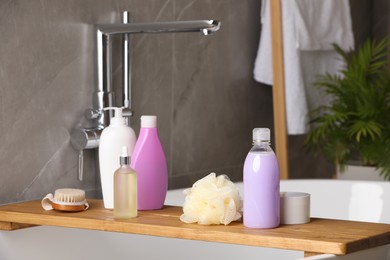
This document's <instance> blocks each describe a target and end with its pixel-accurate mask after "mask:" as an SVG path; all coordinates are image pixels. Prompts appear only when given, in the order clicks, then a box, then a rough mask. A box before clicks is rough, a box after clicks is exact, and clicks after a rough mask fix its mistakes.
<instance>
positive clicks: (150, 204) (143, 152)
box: [131, 116, 168, 210]
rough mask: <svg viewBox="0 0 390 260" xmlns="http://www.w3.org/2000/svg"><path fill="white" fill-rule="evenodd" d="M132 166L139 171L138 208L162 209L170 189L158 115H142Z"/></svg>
mask: <svg viewBox="0 0 390 260" xmlns="http://www.w3.org/2000/svg"><path fill="white" fill-rule="evenodd" d="M131 168H133V169H134V170H135V171H136V172H137V178H138V180H137V182H138V210H154V209H161V208H162V206H163V205H164V201H165V196H166V194H167V190H168V168H167V162H166V158H165V154H164V150H163V148H162V146H161V142H160V139H159V137H158V132H157V117H156V116H142V117H141V131H140V134H139V137H138V140H137V142H136V144H135V147H134V151H133V154H132V156H131Z"/></svg>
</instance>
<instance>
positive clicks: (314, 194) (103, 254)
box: [0, 180, 390, 260]
mask: <svg viewBox="0 0 390 260" xmlns="http://www.w3.org/2000/svg"><path fill="white" fill-rule="evenodd" d="M237 185H238V187H239V189H240V190H241V194H242V184H241V183H238V184H237ZM281 190H282V191H303V192H308V193H310V194H311V208H312V210H311V216H312V217H324V218H337V219H351V220H360V221H370V222H382V223H390V182H356V181H341V180H288V181H282V182H281ZM183 201H184V196H183V192H182V190H172V191H169V192H168V195H167V199H166V204H169V205H182V203H183ZM381 250H382V251H381V252H382V253H381V254H380V255H379V253H378V258H375V256H374V255H375V254H373V253H370V260H374V259H390V258H386V257H385V258H384V257H383V256H384V255H385V254H386V256H387V251H388V247H385V248H384V249H383V248H382V249H381ZM378 252H379V251H378ZM320 257H323V259H325V257H327V258H326V259H333V258H329V257H332V256H320ZM320 257H317V258H318V259H319V258H320ZM387 257H388V256H387ZM199 258H201V259H221V260H228V259H234V260H237V259H248V260H250V259H272V260H277V259H300V258H303V253H302V252H299V251H291V250H279V249H269V248H260V247H250V246H239V245H229V244H221V243H211V242H201V241H190V240H180V239H171V238H160V237H151V236H141V235H131V234H121V233H112V232H102V231H93V230H80V229H71V228H57V227H34V228H28V229H22V230H16V231H11V232H7V231H0V260H22V259H29V260H35V259H36V260H38V259H39V260H46V259H47V260H49V259H56V260H62V259H63V260H65V259H66V260H68V259H102V260H103V259H112V260H117V259H118V260H120V259H180V260H192V259H199ZM356 259H359V258H356Z"/></svg>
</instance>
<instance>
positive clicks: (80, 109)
mask: <svg viewBox="0 0 390 260" xmlns="http://www.w3.org/2000/svg"><path fill="white" fill-rule="evenodd" d="M124 10H128V11H130V13H131V17H132V20H133V21H137V22H142V21H166V20H192V19H209V18H212V19H219V20H221V21H222V28H221V30H220V31H219V32H217V33H216V34H213V35H211V36H208V37H204V36H201V35H200V34H193V33H192V34H164V35H137V36H134V37H132V59H133V60H132V63H133V68H132V76H133V98H134V99H133V108H134V111H135V115H134V117H133V119H132V120H131V123H132V126H133V128H134V129H135V131H136V133H137V134H138V132H139V117H140V116H141V115H142V114H156V115H157V116H158V120H159V121H158V126H159V133H160V137H161V141H162V144H163V147H164V149H165V152H166V155H167V160H168V165H169V175H170V182H169V185H170V188H176V187H183V186H189V185H191V184H192V183H193V182H194V181H195V180H197V179H199V178H200V177H202V176H204V175H206V174H208V173H210V172H211V171H216V172H217V173H218V174H222V173H223V174H227V175H229V176H230V177H231V178H232V179H233V180H239V179H241V175H242V170H241V169H242V164H243V161H244V159H245V156H246V153H247V152H248V150H249V149H250V147H251V143H250V142H251V130H252V128H254V127H257V126H265V127H270V128H272V127H273V122H272V121H273V120H272V98H271V94H272V93H271V87H269V86H263V85H260V84H258V83H256V82H255V81H254V80H253V79H252V69H253V62H254V59H255V55H256V51H257V44H258V37H259V31H260V25H259V13H260V11H259V10H260V1H258V0H241V1H237V0H148V1H145V0H67V1H64V0H40V1H38V0H1V1H0V35H1V43H0V166H1V169H0V204H1V203H7V202H12V201H20V200H29V199H37V198H41V197H42V196H44V195H45V194H46V193H48V192H53V191H54V189H56V188H60V187H75V188H77V187H79V188H83V189H85V190H87V191H88V192H89V193H90V194H91V195H92V196H94V195H96V194H99V188H100V183H99V175H98V167H97V160H98V158H97V153H96V151H93V150H89V151H86V152H85V153H84V154H85V161H84V168H85V180H84V181H83V182H79V181H78V180H77V178H76V176H77V152H76V151H74V150H73V149H72V147H71V145H70V143H69V139H70V136H69V132H70V131H71V129H72V128H73V127H75V126H78V125H80V124H81V123H83V122H81V121H82V120H81V119H82V118H83V113H84V110H85V109H86V108H90V107H91V106H92V93H93V92H94V90H95V86H94V82H95V77H96V71H95V42H94V41H95V33H94V29H93V24H96V23H114V22H119V21H120V13H121V11H124ZM114 52H115V54H114V55H115V57H116V58H118V57H119V54H120V53H119V51H118V50H117V48H116V49H115V51H114ZM113 73H114V82H115V84H116V90H117V94H118V97H119V96H120V95H119V93H118V88H119V87H120V84H121V83H120V82H121V81H120V76H121V75H120V74H121V69H120V66H119V65H116V66H115V67H114V71H113ZM84 123H85V122H84ZM294 140H295V141H293V142H290V153H291V154H292V156H290V158H291V165H292V167H291V176H292V177H293V178H294V177H319V176H320V177H324V176H325V177H326V176H327V177H329V176H330V175H329V171H328V170H327V168H326V167H325V168H321V167H318V164H316V163H312V164H310V163H306V164H304V163H297V162H303V161H305V162H316V161H315V160H313V159H311V158H310V159H307V157H305V156H306V155H304V152H303V151H302V150H300V149H301V145H302V141H301V140H300V139H294Z"/></svg>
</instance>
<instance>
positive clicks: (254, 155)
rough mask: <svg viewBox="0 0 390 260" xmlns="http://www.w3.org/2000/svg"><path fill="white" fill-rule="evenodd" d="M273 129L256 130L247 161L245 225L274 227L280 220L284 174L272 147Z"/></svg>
mask: <svg viewBox="0 0 390 260" xmlns="http://www.w3.org/2000/svg"><path fill="white" fill-rule="evenodd" d="M270 135H271V134H270V130H269V129H268V128H255V129H253V147H252V149H251V150H250V151H249V153H248V155H247V157H246V159H245V164H244V207H243V218H244V226H246V227H249V228H274V227H277V226H279V223H280V174H279V166H278V161H277V159H276V155H275V153H274V151H273V150H272V149H271V147H270Z"/></svg>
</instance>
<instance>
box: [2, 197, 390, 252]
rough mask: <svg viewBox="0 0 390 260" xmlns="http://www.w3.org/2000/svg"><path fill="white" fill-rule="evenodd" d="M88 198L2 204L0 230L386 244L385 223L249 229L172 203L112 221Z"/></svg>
mask: <svg viewBox="0 0 390 260" xmlns="http://www.w3.org/2000/svg"><path fill="white" fill-rule="evenodd" d="M88 201H89V203H90V208H89V209H88V210H86V211H82V212H59V211H54V210H52V211H45V210H44V209H43V208H42V207H41V203H40V201H29V202H21V203H15V204H9V205H4V206H0V229H2V230H13V229H19V228H24V227H27V226H34V225H45V226H59V227H72V228H81V229H92V230H101V231H113V232H122V233H132V234H144V235H151V236H162V237H171V238H182V239H192V240H202V241H212V242H222V243H230V244H240V245H250V246H259V247H271V248H281V249H291V250H300V251H304V252H307V253H309V252H310V254H311V253H313V254H316V253H329V254H338V255H342V254H348V253H351V252H355V251H359V250H363V249H368V248H372V247H377V246H380V245H384V244H388V243H390V225H388V224H377V223H366V222H354V221H345V220H331V219H318V218H315V219H313V218H312V219H311V221H310V223H307V224H300V225H281V226H280V227H278V228H274V229H250V228H246V227H244V226H243V225H242V223H241V222H233V223H231V224H230V225H227V226H224V225H213V226H202V225H198V224H185V223H183V222H181V221H180V220H179V216H180V215H181V214H182V208H181V207H174V206H165V207H164V208H163V209H161V210H155V211H139V215H138V217H136V218H133V219H128V220H116V219H115V218H114V216H113V212H112V211H111V210H107V209H105V208H104V206H103V202H102V201H101V200H88Z"/></svg>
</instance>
